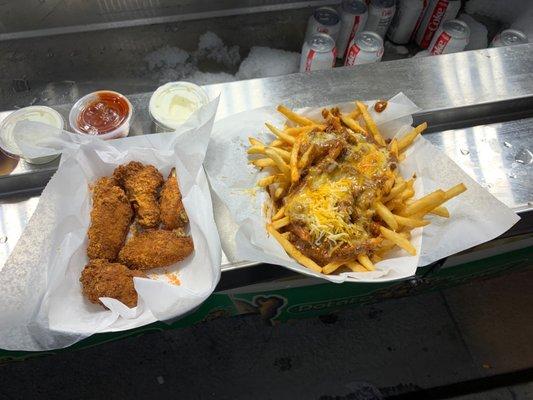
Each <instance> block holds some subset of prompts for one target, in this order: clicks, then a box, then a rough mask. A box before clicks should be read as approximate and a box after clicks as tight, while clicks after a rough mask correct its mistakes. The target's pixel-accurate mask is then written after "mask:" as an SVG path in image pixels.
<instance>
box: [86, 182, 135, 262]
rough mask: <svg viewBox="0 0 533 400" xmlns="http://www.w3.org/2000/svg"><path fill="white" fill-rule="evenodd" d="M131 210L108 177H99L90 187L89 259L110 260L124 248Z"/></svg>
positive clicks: (124, 197) (125, 198)
mask: <svg viewBox="0 0 533 400" xmlns="http://www.w3.org/2000/svg"><path fill="white" fill-rule="evenodd" d="M132 216H133V211H132V209H131V205H130V203H129V201H128V199H127V197H126V194H125V193H124V191H123V190H122V188H120V187H119V186H117V185H116V181H115V180H114V179H112V178H107V177H104V178H100V179H99V180H98V181H96V184H95V185H94V187H93V208H92V210H91V226H90V227H89V231H88V232H87V236H88V237H89V244H88V247H87V255H88V257H89V258H90V259H95V258H103V259H106V260H110V261H114V260H115V259H116V258H117V255H118V252H119V251H120V249H121V247H122V246H123V245H124V241H125V240H126V235H127V234H128V228H129V226H130V223H131V219H132Z"/></svg>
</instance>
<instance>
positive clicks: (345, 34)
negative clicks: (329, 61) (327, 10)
mask: <svg viewBox="0 0 533 400" xmlns="http://www.w3.org/2000/svg"><path fill="white" fill-rule="evenodd" d="M367 18H368V7H367V5H366V3H365V2H364V1H363V0H343V2H342V5H341V30H340V32H339V39H338V40H337V50H338V53H337V57H338V58H342V57H344V55H345V54H346V51H347V50H348V45H349V44H350V42H351V41H352V39H353V38H354V37H355V35H357V34H358V33H359V32H361V31H362V30H363V29H364V27H365V24H366V20H367Z"/></svg>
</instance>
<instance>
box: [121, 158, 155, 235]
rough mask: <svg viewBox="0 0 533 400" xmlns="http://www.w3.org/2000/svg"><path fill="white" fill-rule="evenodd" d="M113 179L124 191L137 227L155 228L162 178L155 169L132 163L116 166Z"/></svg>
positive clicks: (136, 162)
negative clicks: (134, 214) (135, 216)
mask: <svg viewBox="0 0 533 400" xmlns="http://www.w3.org/2000/svg"><path fill="white" fill-rule="evenodd" d="M113 177H114V178H115V179H116V180H117V182H118V183H119V184H120V185H121V186H122V187H123V188H124V190H125V191H126V195H127V196H128V199H129V200H130V202H131V203H132V204H133V207H134V209H135V212H136V214H137V221H138V222H139V225H141V226H142V227H144V228H155V227H157V226H158V225H159V222H160V209H159V203H158V201H157V192H158V190H159V188H160V187H161V185H162V184H163V176H162V175H161V173H160V172H159V171H158V170H157V168H155V167H154V166H153V165H144V164H142V163H140V162H138V161H132V162H130V163H128V164H126V165H120V166H118V167H117V168H116V169H115V172H113Z"/></svg>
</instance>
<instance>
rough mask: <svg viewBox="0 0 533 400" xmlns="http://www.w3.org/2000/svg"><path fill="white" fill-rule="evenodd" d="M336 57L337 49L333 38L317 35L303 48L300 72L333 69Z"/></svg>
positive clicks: (322, 34) (323, 34)
mask: <svg viewBox="0 0 533 400" xmlns="http://www.w3.org/2000/svg"><path fill="white" fill-rule="evenodd" d="M336 56H337V48H336V47H335V41H334V40H333V38H332V37H331V36H329V35H327V34H325V33H315V34H314V35H313V36H311V37H310V38H309V39H308V40H306V41H305V42H304V45H303V47H302V57H301V58H300V72H309V71H318V70H321V69H330V68H333V65H335V57H336Z"/></svg>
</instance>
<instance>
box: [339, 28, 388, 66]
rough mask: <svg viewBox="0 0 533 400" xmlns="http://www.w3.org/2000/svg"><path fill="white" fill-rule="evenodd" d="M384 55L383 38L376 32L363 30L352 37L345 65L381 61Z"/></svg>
mask: <svg viewBox="0 0 533 400" xmlns="http://www.w3.org/2000/svg"><path fill="white" fill-rule="evenodd" d="M381 57H383V39H382V38H381V36H379V35H378V34H377V33H376V32H368V31H363V32H361V33H359V34H358V35H357V36H356V37H354V38H353V39H352V42H351V43H350V47H349V48H348V52H347V53H346V59H345V60H344V65H345V66H352V65H361V64H370V63H374V62H378V61H381Z"/></svg>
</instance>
